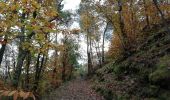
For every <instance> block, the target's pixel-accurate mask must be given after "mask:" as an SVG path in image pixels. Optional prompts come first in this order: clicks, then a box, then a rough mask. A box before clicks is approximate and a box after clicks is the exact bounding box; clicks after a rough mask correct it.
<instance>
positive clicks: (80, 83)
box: [42, 78, 104, 100]
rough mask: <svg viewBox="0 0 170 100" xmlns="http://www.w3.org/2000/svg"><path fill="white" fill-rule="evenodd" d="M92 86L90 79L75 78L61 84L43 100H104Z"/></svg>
mask: <svg viewBox="0 0 170 100" xmlns="http://www.w3.org/2000/svg"><path fill="white" fill-rule="evenodd" d="M90 86H91V84H90V82H89V81H86V80H83V79H80V78H79V79H75V80H72V81H70V82H68V83H65V84H64V85H62V86H60V87H59V88H58V89H56V90H55V91H53V92H52V93H51V94H49V96H48V97H44V98H42V100H104V99H103V97H102V96H100V95H99V94H97V93H96V92H95V91H94V90H92V89H91V87H90Z"/></svg>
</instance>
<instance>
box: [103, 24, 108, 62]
mask: <svg viewBox="0 0 170 100" xmlns="http://www.w3.org/2000/svg"><path fill="white" fill-rule="evenodd" d="M108 25H109V24H108V23H106V27H105V30H104V33H103V39H102V41H103V43H102V64H104V62H105V54H104V48H105V35H106V32H107V28H108Z"/></svg>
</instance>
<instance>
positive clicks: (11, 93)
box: [8, 90, 17, 96]
mask: <svg viewBox="0 0 170 100" xmlns="http://www.w3.org/2000/svg"><path fill="white" fill-rule="evenodd" d="M15 92H17V91H16V90H15V91H12V92H10V93H9V94H8V96H12V95H13V94H15Z"/></svg>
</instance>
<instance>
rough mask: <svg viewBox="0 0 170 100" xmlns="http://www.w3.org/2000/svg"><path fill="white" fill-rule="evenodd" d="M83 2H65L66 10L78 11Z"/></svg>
mask: <svg viewBox="0 0 170 100" xmlns="http://www.w3.org/2000/svg"><path fill="white" fill-rule="evenodd" d="M80 2H81V0H64V10H76V9H77V8H78V7H79V4H80Z"/></svg>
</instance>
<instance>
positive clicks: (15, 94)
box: [13, 92, 18, 100]
mask: <svg viewBox="0 0 170 100" xmlns="http://www.w3.org/2000/svg"><path fill="white" fill-rule="evenodd" d="M17 98H18V92H15V93H14V95H13V100H17Z"/></svg>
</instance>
